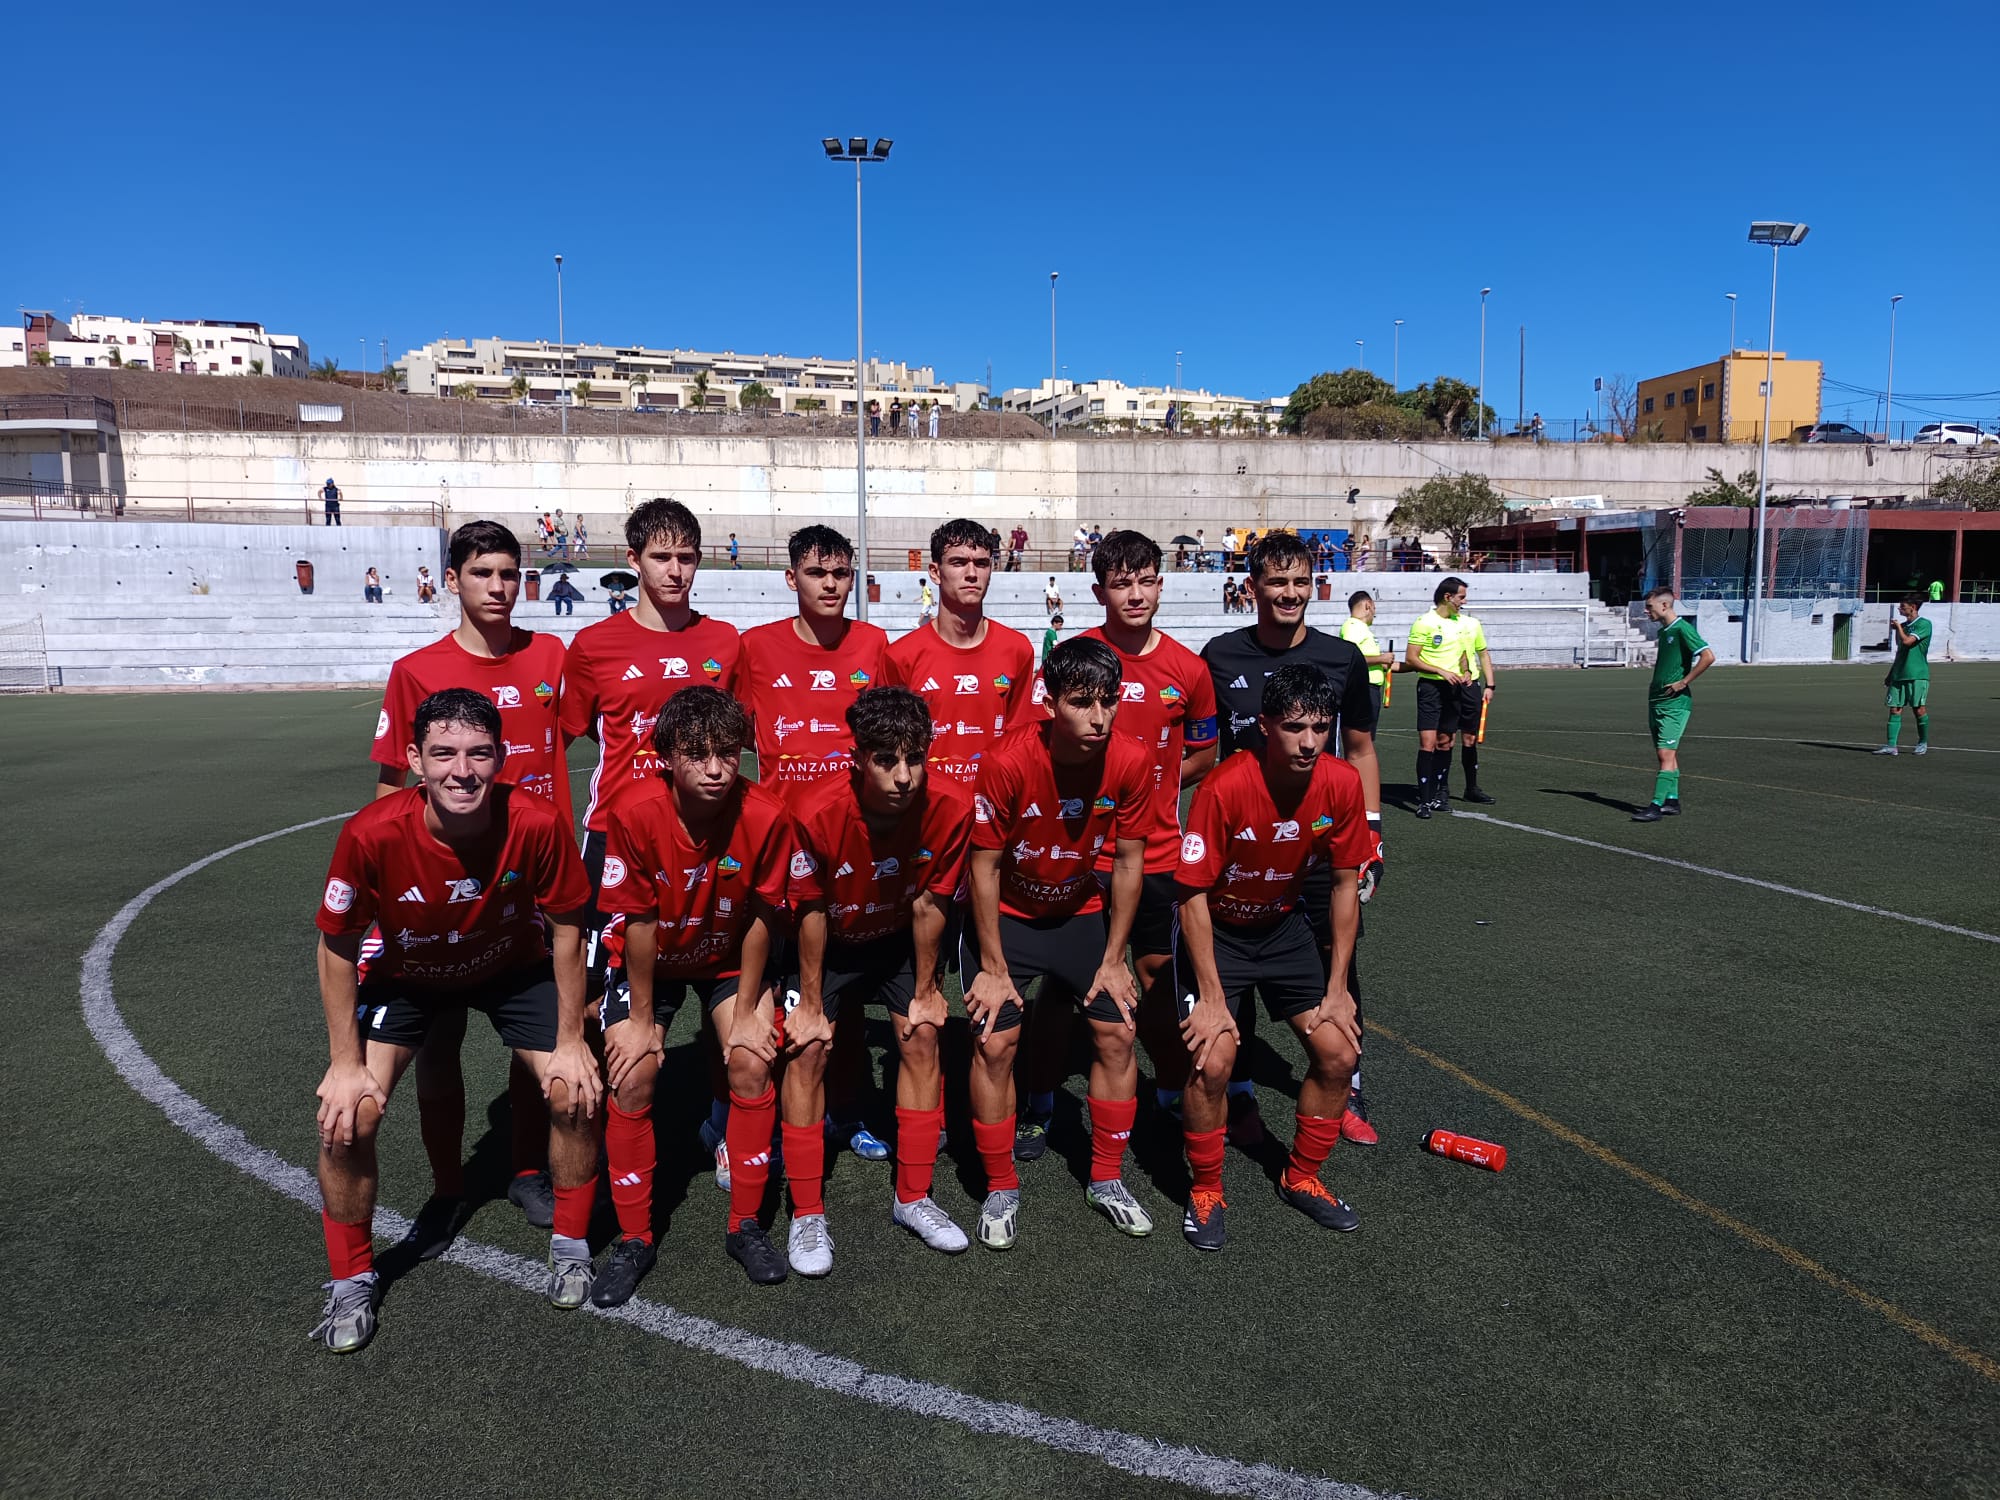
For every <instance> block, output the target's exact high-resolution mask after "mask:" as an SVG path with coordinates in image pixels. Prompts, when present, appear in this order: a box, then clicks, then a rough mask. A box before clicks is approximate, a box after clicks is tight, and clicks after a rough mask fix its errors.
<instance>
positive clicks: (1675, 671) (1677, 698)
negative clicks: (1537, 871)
mask: <svg viewBox="0 0 2000 1500" xmlns="http://www.w3.org/2000/svg"><path fill="white" fill-rule="evenodd" d="M1646 618H1647V619H1649V620H1652V621H1654V622H1655V623H1656V624H1657V625H1659V627H1660V639H1659V652H1658V654H1657V655H1656V656H1655V657H1654V658H1653V681H1652V683H1651V685H1650V686H1649V687H1648V688H1647V689H1646V710H1647V713H1646V717H1647V720H1648V727H1649V728H1651V730H1652V731H1653V749H1654V750H1655V751H1656V752H1658V754H1659V758H1660V771H1659V775H1657V776H1656V777H1655V778H1654V779H1653V800H1652V802H1651V804H1650V805H1648V806H1646V807H1642V808H1640V809H1639V810H1638V811H1637V812H1635V813H1633V814H1632V821H1633V822H1635V823H1657V822H1659V821H1660V819H1662V818H1671V817H1674V816H1675V815H1676V814H1678V813H1679V812H1680V810H1681V754H1680V748H1681V740H1682V738H1683V737H1684V736H1685V735H1686V734H1687V726H1688V715H1689V714H1691V713H1692V712H1694V694H1693V693H1692V691H1691V689H1692V687H1693V685H1694V680H1695V678H1697V677H1699V676H1701V674H1702V673H1704V672H1706V671H1707V670H1708V669H1709V668H1710V667H1712V666H1714V665H1715V653H1714V652H1713V651H1711V650H1709V649H1708V642H1707V641H1704V640H1703V639H1702V638H1701V637H1700V636H1699V635H1697V634H1696V633H1695V628H1694V621H1692V620H1683V619H1680V618H1679V617H1678V616H1677V615H1676V614H1675V612H1674V591H1673V590H1672V589H1670V588H1668V587H1667V586H1666V585H1665V584H1662V585H1661V586H1660V587H1658V588H1655V589H1648V590H1647V591H1646ZM1892 701H1893V700H1892ZM1891 722H1892V723H1893V722H1894V721H1893V720H1892V721H1891Z"/></svg>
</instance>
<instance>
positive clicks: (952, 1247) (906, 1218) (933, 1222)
mask: <svg viewBox="0 0 2000 1500" xmlns="http://www.w3.org/2000/svg"><path fill="white" fill-rule="evenodd" d="M889 1218H890V1219H891V1220H892V1221H893V1222H895V1223H897V1224H900V1225H902V1226H903V1227H904V1228H905V1229H907V1230H909V1231H910V1233H911V1234H914V1235H915V1236H916V1237H917V1238H918V1239H920V1240H922V1241H923V1242H924V1243H925V1244H926V1245H929V1246H930V1247H931V1249H933V1250H941V1251H943V1252H944V1253H945V1254H946V1255H956V1254H958V1252H959V1251H961V1250H963V1249H964V1248H965V1247H966V1246H967V1245H968V1244H970V1243H971V1241H969V1240H968V1239H966V1237H965V1231H964V1230H963V1229H960V1228H959V1227H958V1226H957V1225H956V1224H954V1223H952V1221H951V1215H950V1214H948V1213H946V1212H945V1211H944V1210H943V1209H941V1208H939V1207H938V1206H937V1201H936V1200H935V1199H933V1198H931V1197H929V1196H928V1195H926V1196H925V1197H922V1198H919V1199H917V1201H916V1202H915V1203H905V1202H904V1201H903V1200H902V1199H900V1198H891V1199H890V1200H889Z"/></svg>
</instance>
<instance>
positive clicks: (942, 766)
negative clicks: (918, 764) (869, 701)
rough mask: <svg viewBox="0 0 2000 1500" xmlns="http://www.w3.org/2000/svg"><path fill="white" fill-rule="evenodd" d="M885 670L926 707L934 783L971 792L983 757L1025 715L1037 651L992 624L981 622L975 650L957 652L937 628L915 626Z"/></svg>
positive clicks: (961, 648) (892, 653)
mask: <svg viewBox="0 0 2000 1500" xmlns="http://www.w3.org/2000/svg"><path fill="white" fill-rule="evenodd" d="M889 665H890V667H891V669H892V670H893V672H894V675H895V679H896V681H898V682H900V683H901V684H902V685H903V686H904V687H906V688H908V689H909V690H910V691H911V692H913V693H915V694H916V695H917V696H918V697H919V698H922V699H923V700H924V702H926V703H928V704H929V705H930V709H931V752H930V773H931V775H932V776H943V777H949V778H950V779H951V780H953V781H956V782H960V783H962V784H963V785H964V786H966V787H967V788H968V789H969V788H970V787H971V786H972V784H973V782H974V781H975V780H977V779H978V776H979V760H980V757H981V756H982V755H984V754H985V753H986V751H987V750H988V749H989V748H991V746H992V745H993V743H994V742H995V741H996V740H998V739H999V738H1000V736H1001V734H1003V733H1004V732H1005V731H1007V730H1008V729H1011V728H1012V727H1013V726H1014V724H1015V722H1016V721H1017V720H1018V719H1019V718H1020V717H1021V714H1022V712H1023V711H1024V710H1025V709H1026V708H1027V707H1028V696H1029V694H1030V693H1031V692H1033V690H1034V677H1035V648H1034V647H1033V646H1031V645H1029V644H1028V638H1027V637H1026V636H1025V635H1022V634H1021V632H1020V631H1018V630H1015V629H1013V628H1011V627H1010V626H1006V625H1002V624H1001V623H1000V622H999V621H997V620H988V621H987V622H986V638H985V639H984V640H983V641H981V642H980V643H979V644H978V645H976V646H954V645H952V644H951V643H950V642H949V641H947V640H945V638H944V637H943V636H941V635H939V634H938V633H937V630H936V629H935V627H933V626H930V625H919V626H918V627H917V628H916V629H915V630H912V631H911V632H910V633H909V634H908V635H906V636H904V637H903V638H902V639H901V640H899V641H897V642H896V644H895V645H893V646H891V647H890V648H889Z"/></svg>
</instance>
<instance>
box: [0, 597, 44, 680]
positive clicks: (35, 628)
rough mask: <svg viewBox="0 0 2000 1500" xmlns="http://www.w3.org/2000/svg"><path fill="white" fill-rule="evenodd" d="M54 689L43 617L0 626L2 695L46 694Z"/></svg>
mask: <svg viewBox="0 0 2000 1500" xmlns="http://www.w3.org/2000/svg"><path fill="white" fill-rule="evenodd" d="M54 686H55V684H54V682H53V681H51V679H50V676H49V648H48V639H47V637H46V636H44V635H43V633H42V617H41V616H40V615H36V616H35V617H34V619H32V620H22V621H19V622H17V623H15V624H0V693H46V692H48V691H49V690H50V689H51V688H52V687H54Z"/></svg>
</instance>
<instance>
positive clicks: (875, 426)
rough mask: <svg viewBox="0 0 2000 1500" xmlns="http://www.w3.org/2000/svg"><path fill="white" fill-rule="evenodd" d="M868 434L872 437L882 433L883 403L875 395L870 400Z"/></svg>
mask: <svg viewBox="0 0 2000 1500" xmlns="http://www.w3.org/2000/svg"><path fill="white" fill-rule="evenodd" d="M868 435H869V436H870V437H880V436H881V435H882V403H881V402H880V401H877V400H875V399H874V398H873V397H870V398H869V401H868Z"/></svg>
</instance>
